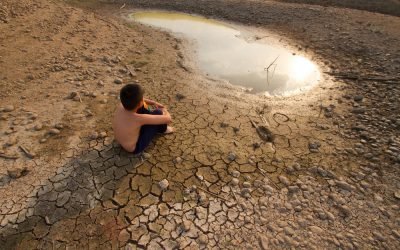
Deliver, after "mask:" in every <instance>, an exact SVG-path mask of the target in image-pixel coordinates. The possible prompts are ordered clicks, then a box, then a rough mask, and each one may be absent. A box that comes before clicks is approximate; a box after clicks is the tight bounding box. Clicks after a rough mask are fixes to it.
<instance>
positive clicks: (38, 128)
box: [33, 123, 43, 131]
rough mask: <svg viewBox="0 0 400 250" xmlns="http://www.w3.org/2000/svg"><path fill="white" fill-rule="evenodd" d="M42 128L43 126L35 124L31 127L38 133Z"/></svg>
mask: <svg viewBox="0 0 400 250" xmlns="http://www.w3.org/2000/svg"><path fill="white" fill-rule="evenodd" d="M42 128H43V125H42V124H40V123H38V124H36V125H35V127H33V129H34V130H36V131H40V130H42Z"/></svg>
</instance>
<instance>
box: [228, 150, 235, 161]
mask: <svg viewBox="0 0 400 250" xmlns="http://www.w3.org/2000/svg"><path fill="white" fill-rule="evenodd" d="M228 160H229V161H234V160H236V154H235V153H233V152H230V153H229V154H228Z"/></svg>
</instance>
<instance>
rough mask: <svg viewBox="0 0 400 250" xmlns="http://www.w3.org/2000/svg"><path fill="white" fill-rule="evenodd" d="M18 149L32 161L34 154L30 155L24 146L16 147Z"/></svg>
mask: <svg viewBox="0 0 400 250" xmlns="http://www.w3.org/2000/svg"><path fill="white" fill-rule="evenodd" d="M18 147H19V149H21V150H22V152H24V153H25V154H26V156H28V157H29V158H31V159H33V158H35V154H34V153H31V152H30V151H29V150H28V149H27V148H25V147H24V146H18Z"/></svg>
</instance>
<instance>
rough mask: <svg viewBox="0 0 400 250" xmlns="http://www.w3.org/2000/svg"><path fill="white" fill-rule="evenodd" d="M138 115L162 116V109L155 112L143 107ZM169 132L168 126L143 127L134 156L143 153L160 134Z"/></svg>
mask: <svg viewBox="0 0 400 250" xmlns="http://www.w3.org/2000/svg"><path fill="white" fill-rule="evenodd" d="M137 113H139V114H149V115H162V111H161V110H160V109H155V110H153V111H151V110H148V109H145V108H144V107H141V108H140V109H139V110H138V111H137ZM165 130H167V124H160V125H143V126H142V127H141V128H140V134H139V138H138V141H137V143H136V148H135V151H133V153H134V154H138V153H141V152H143V150H144V149H145V148H146V147H147V146H148V145H149V144H150V142H151V140H152V139H153V138H154V137H155V136H156V135H157V134H160V133H164V132H165Z"/></svg>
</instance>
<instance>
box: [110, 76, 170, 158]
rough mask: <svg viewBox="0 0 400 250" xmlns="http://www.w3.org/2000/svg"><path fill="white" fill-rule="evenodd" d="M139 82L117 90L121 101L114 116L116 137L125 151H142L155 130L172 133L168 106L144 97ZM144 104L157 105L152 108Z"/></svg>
mask: <svg viewBox="0 0 400 250" xmlns="http://www.w3.org/2000/svg"><path fill="white" fill-rule="evenodd" d="M143 94H144V90H143V88H142V87H141V86H140V85H138V84H127V85H125V86H124V87H123V88H122V89H121V91H120V99H121V104H119V105H118V107H117V110H116V111H115V115H114V119H113V130H114V137H115V139H116V140H117V141H118V142H119V143H120V144H121V146H122V147H123V148H124V149H125V150H126V151H128V152H133V153H134V154H138V153H140V152H142V151H143V150H144V149H145V148H146V147H147V146H148V145H149V144H150V142H151V140H152V139H153V137H154V136H155V135H156V134H157V133H165V134H167V133H172V132H173V128H172V127H170V126H168V125H167V124H169V123H170V122H171V121H172V119H171V115H170V114H169V112H168V111H167V109H166V108H165V107H164V106H163V105H161V104H160V103H157V102H155V101H152V100H149V99H145V98H143ZM147 104H149V105H153V106H155V107H156V109H155V110H153V111H151V110H150V109H149V108H148V106H147Z"/></svg>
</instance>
